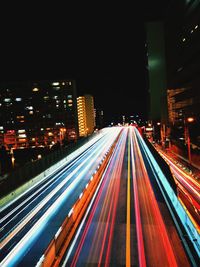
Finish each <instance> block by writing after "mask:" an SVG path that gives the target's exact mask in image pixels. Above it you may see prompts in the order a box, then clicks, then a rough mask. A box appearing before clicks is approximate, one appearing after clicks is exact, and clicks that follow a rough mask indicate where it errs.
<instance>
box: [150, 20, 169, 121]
mask: <svg viewBox="0 0 200 267" xmlns="http://www.w3.org/2000/svg"><path fill="white" fill-rule="evenodd" d="M146 32H147V34H146V36H147V40H146V41H147V56H148V71H149V94H150V112H149V119H150V120H152V121H163V123H166V121H167V100H166V99H167V98H166V88H167V87H166V64H165V40H164V26H163V22H162V21H151V22H148V23H146Z"/></svg>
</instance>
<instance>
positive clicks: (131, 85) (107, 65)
mask: <svg viewBox="0 0 200 267" xmlns="http://www.w3.org/2000/svg"><path fill="white" fill-rule="evenodd" d="M164 2H165V3H166V1H164ZM156 4H157V9H156V10H155V9H154V7H155V5H156ZM165 5H166V4H165ZM115 7H116V9H114V10H113V9H112V7H107V8H106V9H104V8H103V7H100V8H99V13H98V12H97V11H96V10H95V9H94V10H93V12H90V11H88V10H87V7H86V6H85V7H84V8H83V10H82V11H83V13H81V8H80V9H77V10H76V13H75V14H74V15H73V14H70V15H69V14H67V15H68V16H66V17H62V15H60V16H59V17H57V16H56V12H55V13H54V16H55V17H54V19H53V17H50V18H49V17H48V15H47V14H46V13H45V14H42V16H43V17H42V18H40V16H38V17H37V21H34V23H29V19H27V18H26V19H27V20H26V21H27V24H28V26H30V28H29V30H28V31H27V30H26V29H25V28H24V24H23V23H21V21H20V20H19V19H17V20H16V21H15V23H16V26H15V25H12V27H11V29H10V28H9V27H8V28H9V29H8V31H7V32H10V33H9V36H7V35H8V34H6V37H5V38H4V45H5V49H4V50H3V49H2V51H5V52H6V53H5V54H4V53H3V55H2V65H3V66H4V67H3V70H2V74H1V78H0V79H1V81H16V80H20V81H24V80H31V81H34V80H56V79H73V80H76V83H77V94H78V95H82V94H87V93H89V94H92V95H94V99H95V105H96V106H97V107H98V108H101V109H103V110H104V111H105V116H106V117H107V119H108V120H111V119H112V118H113V117H115V116H116V117H118V116H119V115H122V114H124V115H133V114H136V113H138V112H139V113H140V115H144V116H145V117H147V112H148V86H147V69H146V59H145V56H146V54H145V53H146V52H145V30H144V23H145V21H147V20H148V19H160V18H161V17H162V16H163V10H164V6H162V7H161V5H160V4H159V5H158V3H156V1H154V3H153V4H151V5H149V4H148V3H146V4H144V6H142V7H141V6H139V5H136V6H135V9H134V12H133V14H130V12H128V8H127V9H126V8H125V9H124V8H121V7H120V6H115ZM161 11H162V12H161ZM136 13H137V16H138V17H135V15H136ZM134 14H135V15H134ZM77 18H78V20H79V21H81V23H79V22H77ZM45 21H46V22H45ZM18 24H19V25H18ZM29 24H30V25H29ZM15 27H16V31H15ZM110 103H112V104H110Z"/></svg>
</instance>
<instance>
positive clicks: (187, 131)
mask: <svg viewBox="0 0 200 267" xmlns="http://www.w3.org/2000/svg"><path fill="white" fill-rule="evenodd" d="M193 121H194V118H193V117H188V118H186V119H185V123H184V124H185V142H186V143H187V147H188V160H189V163H190V164H191V162H192V160H191V147H190V132H189V125H188V124H189V123H191V122H193Z"/></svg>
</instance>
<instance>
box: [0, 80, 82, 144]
mask: <svg viewBox="0 0 200 267" xmlns="http://www.w3.org/2000/svg"><path fill="white" fill-rule="evenodd" d="M76 99H77V96H76V83H75V81H74V80H56V81H52V80H51V81H47V80H45V81H34V82H12V83H1V85H0V134H1V138H0V140H1V144H3V145H4V146H6V148H22V147H37V146H52V145H53V144H55V143H56V142H58V141H59V142H62V141H63V140H66V141H69V142H70V141H74V140H76V139H77V138H78V117H77V103H76Z"/></svg>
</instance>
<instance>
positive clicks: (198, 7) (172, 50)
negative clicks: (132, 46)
mask: <svg viewBox="0 0 200 267" xmlns="http://www.w3.org/2000/svg"><path fill="white" fill-rule="evenodd" d="M199 18H200V2H199V1H196V0H191V1H172V3H171V6H170V10H169V12H168V14H167V16H166V18H165V43H166V63H167V88H168V107H169V114H170V118H169V121H170V127H171V129H172V131H173V132H174V136H178V137H179V138H181V139H184V131H185V124H186V121H187V118H193V121H192V123H191V124H190V126H189V127H190V134H191V138H192V142H194V143H198V144H199V145H200V89H199V88H200V19H199Z"/></svg>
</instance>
